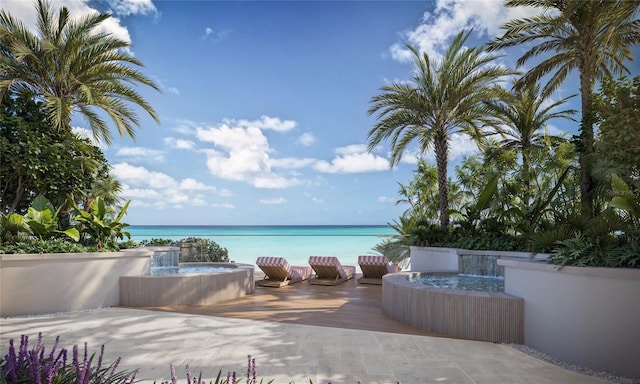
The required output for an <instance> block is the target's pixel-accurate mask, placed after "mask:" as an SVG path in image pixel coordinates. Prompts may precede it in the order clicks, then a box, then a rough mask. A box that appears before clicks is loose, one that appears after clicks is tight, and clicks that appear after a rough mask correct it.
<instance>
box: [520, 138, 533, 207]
mask: <svg viewBox="0 0 640 384" xmlns="http://www.w3.org/2000/svg"><path fill="white" fill-rule="evenodd" d="M528 152H529V147H524V146H523V147H522V184H523V188H524V191H523V193H522V200H523V202H524V204H525V205H526V206H529V203H530V201H529V200H530V199H531V181H530V179H531V176H530V175H531V163H530V160H529V153H528Z"/></svg>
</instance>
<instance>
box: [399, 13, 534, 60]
mask: <svg viewBox="0 0 640 384" xmlns="http://www.w3.org/2000/svg"><path fill="white" fill-rule="evenodd" d="M533 14H534V13H533V12H532V10H531V9H530V8H523V7H518V8H507V7H505V6H504V4H503V2H502V1H497V0H437V1H436V6H435V9H434V11H433V13H430V12H425V13H424V15H423V17H422V23H421V24H420V25H418V26H417V27H416V28H414V29H413V30H411V31H407V32H405V33H404V34H403V42H399V43H396V44H394V45H392V46H391V47H390V48H389V51H390V53H391V57H392V58H393V59H394V60H398V61H402V62H407V61H411V60H412V55H411V53H410V52H409V50H408V49H406V47H405V45H406V44H409V45H412V46H414V47H416V48H418V50H419V51H420V52H426V53H427V54H428V55H429V57H430V58H431V59H435V60H440V59H441V58H442V52H444V51H445V50H446V49H447V48H448V46H449V42H450V40H451V39H452V38H453V37H454V36H456V35H457V34H458V33H459V32H460V31H461V30H463V29H465V30H469V29H471V28H473V30H474V33H476V34H479V35H488V36H490V37H493V36H496V35H498V34H499V33H500V27H501V26H502V25H503V24H504V23H505V22H507V21H509V20H511V19H514V18H521V17H526V16H532V15H533Z"/></svg>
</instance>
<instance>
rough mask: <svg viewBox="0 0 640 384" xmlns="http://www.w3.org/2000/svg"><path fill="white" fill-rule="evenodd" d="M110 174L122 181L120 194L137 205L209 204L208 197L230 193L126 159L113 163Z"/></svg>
mask: <svg viewBox="0 0 640 384" xmlns="http://www.w3.org/2000/svg"><path fill="white" fill-rule="evenodd" d="M112 174H113V176H114V177H115V178H116V179H117V180H118V181H120V183H121V184H122V195H123V196H124V197H125V198H126V199H131V200H132V204H134V205H137V206H150V207H156V208H160V209H164V208H181V207H184V206H196V207H199V206H205V205H210V204H211V203H210V201H211V200H214V199H219V198H220V197H224V196H229V195H230V194H231V193H230V192H229V191H227V190H225V191H223V192H221V193H218V192H217V189H216V188H215V187H214V186H210V185H206V184H205V183H202V182H200V181H197V180H195V179H193V178H185V179H182V180H180V181H178V180H175V179H174V178H173V177H171V176H169V175H167V174H165V173H162V172H155V171H150V170H148V169H146V168H144V167H140V166H134V165H131V164H128V163H118V164H115V165H114V166H113V169H112ZM205 193H207V194H205Z"/></svg>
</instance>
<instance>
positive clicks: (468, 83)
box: [368, 31, 515, 228]
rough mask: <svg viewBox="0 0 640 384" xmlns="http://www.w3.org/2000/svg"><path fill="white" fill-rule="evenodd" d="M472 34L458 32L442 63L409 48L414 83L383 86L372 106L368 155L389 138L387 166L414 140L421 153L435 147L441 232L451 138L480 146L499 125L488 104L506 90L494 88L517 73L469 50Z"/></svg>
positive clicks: (445, 210) (445, 216)
mask: <svg viewBox="0 0 640 384" xmlns="http://www.w3.org/2000/svg"><path fill="white" fill-rule="evenodd" d="M470 33H471V31H469V32H466V33H465V32H464V31H462V32H460V33H459V34H458V35H457V36H456V38H455V39H454V40H453V42H452V43H451V46H450V47H449V49H448V50H447V52H446V53H445V55H444V57H443V59H442V61H441V62H440V63H435V62H434V63H432V62H431V60H430V59H429V56H428V55H427V54H426V53H423V54H422V55H421V54H420V53H418V51H417V50H416V49H415V48H413V47H410V46H409V47H408V48H409V49H410V50H411V52H412V53H413V58H414V63H415V65H416V67H417V71H416V73H415V75H413V76H412V77H411V80H410V82H396V83H392V84H390V85H386V86H384V87H382V88H381V89H380V90H381V91H382V93H381V94H379V95H377V96H374V97H373V98H372V99H371V102H370V103H371V107H370V109H369V115H373V114H376V116H377V118H378V123H377V124H375V125H374V126H373V128H371V130H370V131H369V133H368V140H369V151H372V150H373V149H374V148H375V147H376V146H378V145H379V144H380V143H381V142H383V141H385V140H387V139H390V140H391V157H390V160H389V162H390V165H391V166H392V167H393V166H394V165H396V164H398V162H399V161H400V159H401V158H402V154H403V153H404V151H405V150H406V149H407V147H408V145H409V144H410V143H411V142H413V141H414V140H417V141H418V144H419V147H420V150H421V151H422V152H425V151H426V150H427V149H429V148H430V147H431V146H433V148H434V151H435V156H436V166H437V168H438V191H439V195H440V226H441V227H442V228H446V227H448V224H449V214H448V210H449V190H448V185H447V182H448V180H447V165H448V157H449V139H450V137H451V135H452V134H454V133H464V134H467V135H469V136H471V137H472V138H473V139H474V140H476V141H477V142H482V141H483V140H484V138H485V136H486V132H485V131H484V130H483V127H484V126H487V125H494V124H495V120H494V119H492V117H491V110H490V108H488V106H487V104H486V101H490V100H496V99H497V98H498V97H499V96H500V94H501V92H500V90H501V89H502V88H500V87H498V86H497V85H496V84H497V82H498V81H499V80H500V79H501V78H502V77H503V76H508V75H513V74H515V72H514V71H512V70H508V69H505V68H501V67H495V66H489V64H490V63H491V62H492V61H493V60H495V59H496V58H497V56H492V55H487V54H485V53H484V52H483V51H482V50H481V49H478V48H465V47H464V43H465V42H466V40H467V38H468V37H469V34H470Z"/></svg>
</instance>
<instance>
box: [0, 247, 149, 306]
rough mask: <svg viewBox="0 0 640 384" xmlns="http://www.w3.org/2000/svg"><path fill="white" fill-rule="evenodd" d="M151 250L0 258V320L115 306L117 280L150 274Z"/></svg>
mask: <svg viewBox="0 0 640 384" xmlns="http://www.w3.org/2000/svg"><path fill="white" fill-rule="evenodd" d="M151 255H153V251H150V250H128V251H126V252H100V253H51V254H14V255H0V317H7V316H22V315H37V314H45V313H57V312H69V311H80V310H87V309H98V308H105V307H111V306H116V305H118V304H119V301H120V286H119V281H120V276H137V275H145V274H149V264H150V259H151Z"/></svg>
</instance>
